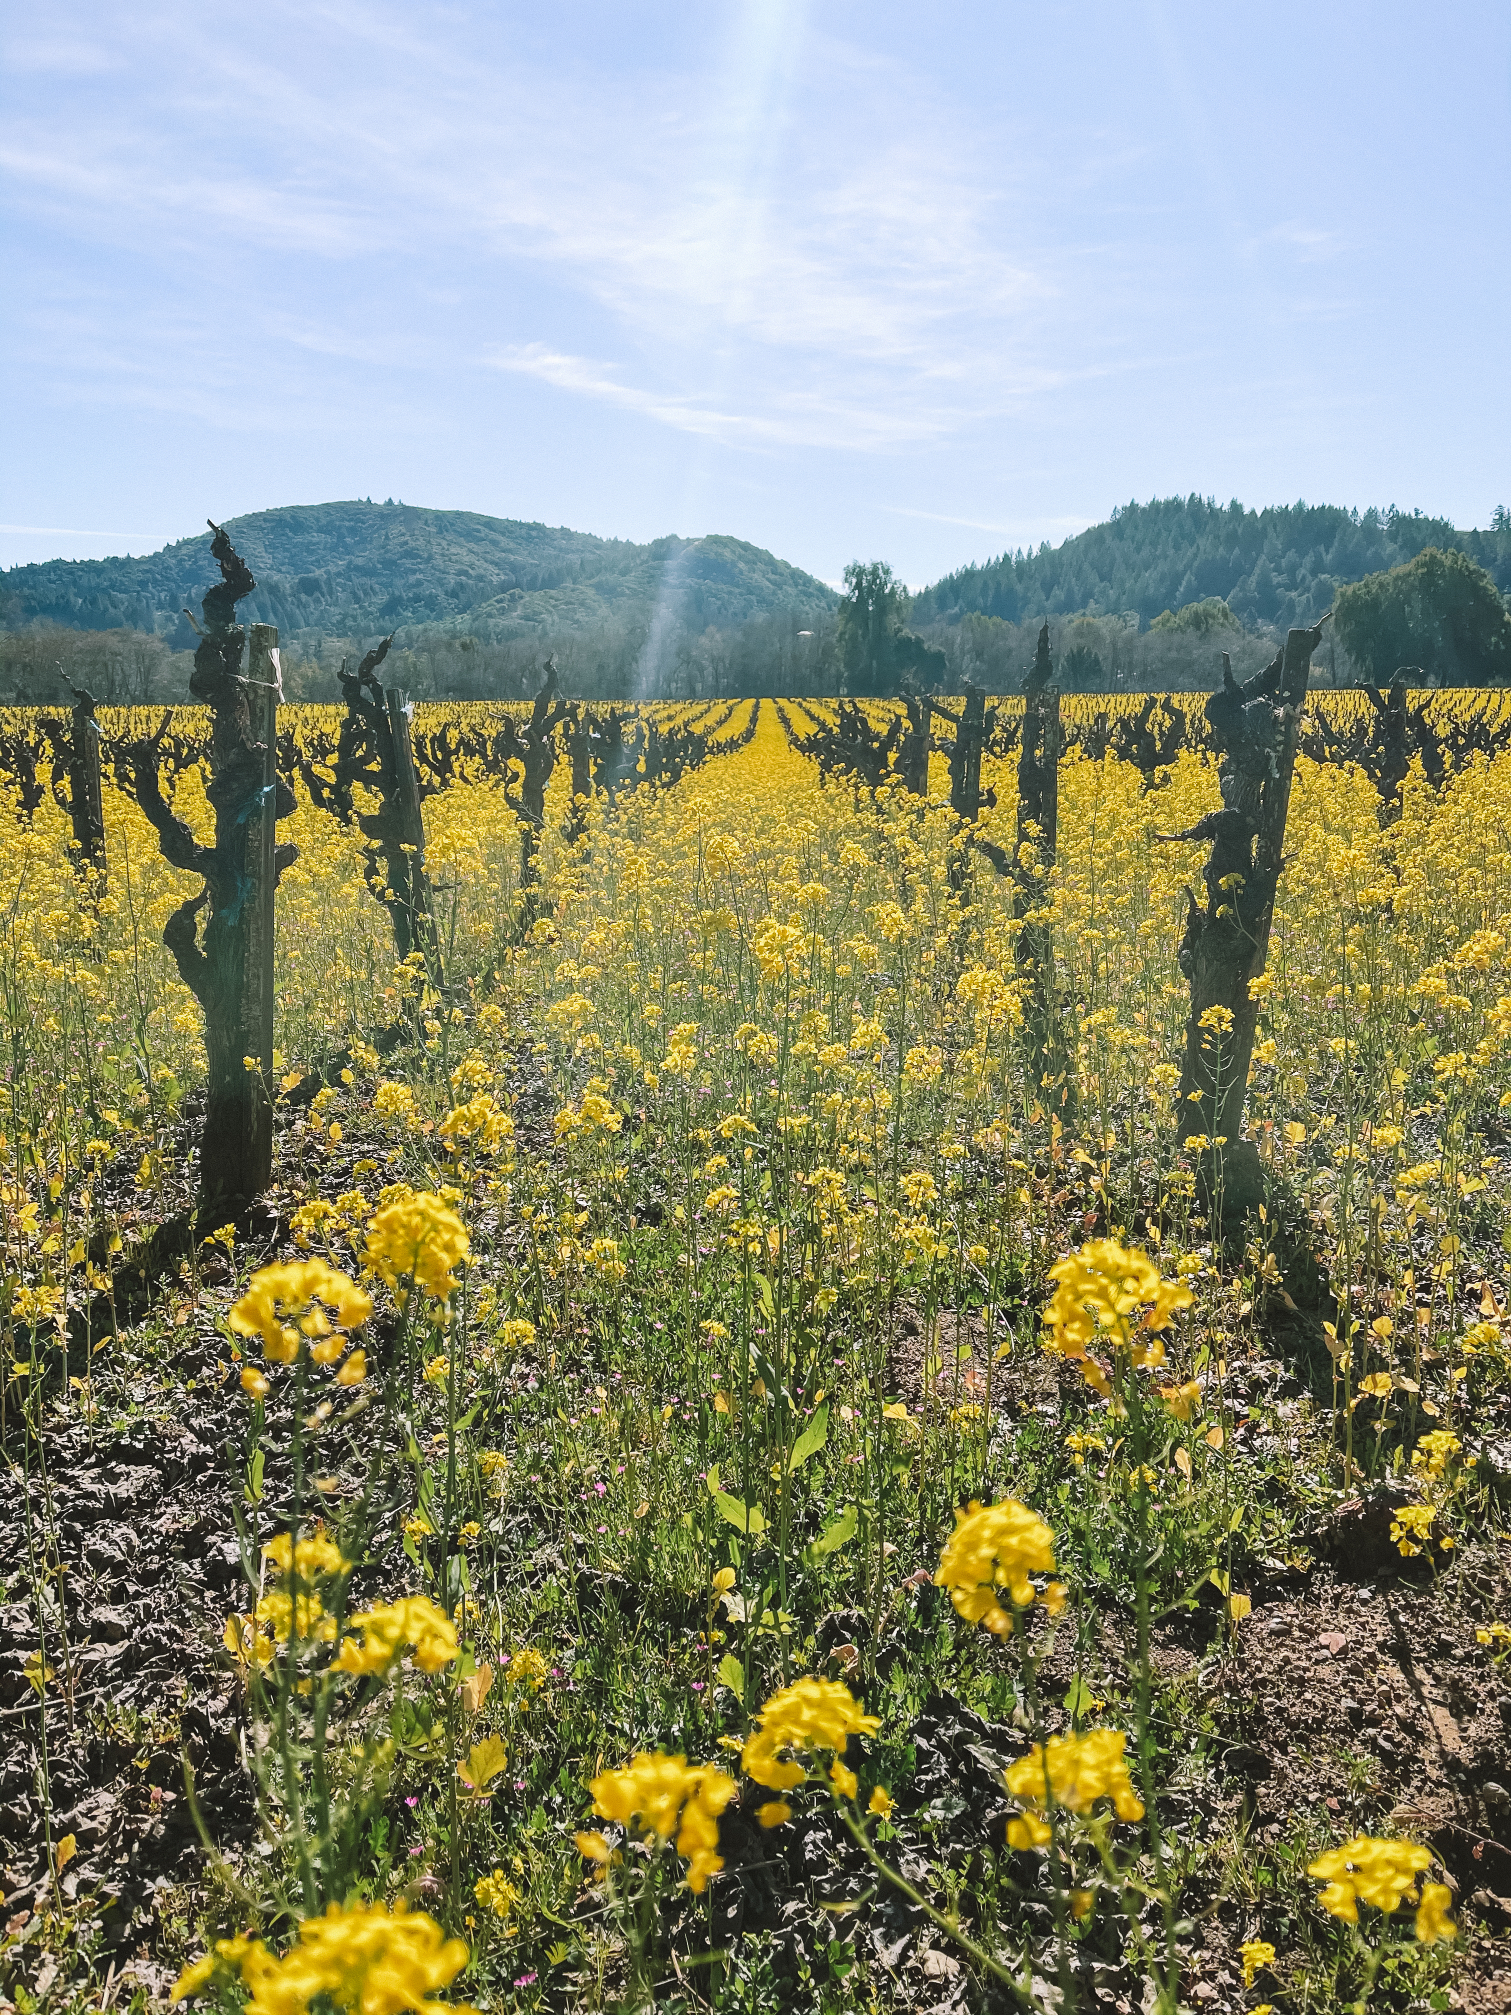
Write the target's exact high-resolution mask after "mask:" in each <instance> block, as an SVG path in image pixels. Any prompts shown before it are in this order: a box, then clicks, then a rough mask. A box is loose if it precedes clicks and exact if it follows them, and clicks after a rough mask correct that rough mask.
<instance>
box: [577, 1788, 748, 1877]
mask: <svg viewBox="0 0 1511 2015" xmlns="http://www.w3.org/2000/svg"><path fill="white" fill-rule="evenodd" d="M737 1788H738V1787H737V1786H736V1784H735V1781H734V1779H733V1778H732V1777H727V1776H726V1775H725V1774H724V1772H723V1771H722V1770H716V1769H715V1768H714V1767H713V1765H712V1764H708V1763H695V1764H689V1763H688V1761H687V1758H686V1757H685V1756H661V1755H646V1754H641V1755H639V1756H636V1757H635V1758H634V1759H633V1760H632V1761H631V1762H629V1763H627V1764H625V1766H624V1767H623V1769H621V1770H606V1771H604V1772H603V1773H602V1775H601V1776H598V1777H595V1778H594V1779H593V1781H592V1783H591V1784H590V1785H589V1786H588V1789H589V1790H590V1791H591V1792H592V1794H593V1810H594V1812H595V1813H596V1814H597V1816H598V1817H599V1818H600V1819H612V1820H617V1821H618V1823H619V1824H620V1825H621V1826H624V1827H626V1828H629V1827H632V1826H634V1825H636V1824H637V1823H638V1824H639V1826H640V1827H641V1829H642V1830H643V1831H645V1832H648V1833H654V1834H655V1835H656V1837H657V1838H658V1839H659V1840H670V1839H671V1838H672V1837H673V1835H675V1836H676V1843H677V1852H678V1853H679V1854H680V1855H681V1856H682V1858H683V1859H684V1860H685V1861H686V1862H687V1886H688V1888H689V1889H691V1890H692V1892H693V1894H694V1895H699V1894H701V1893H702V1891H703V1890H704V1889H706V1888H707V1887H708V1879H709V1877H710V1876H711V1875H716V1874H717V1873H718V1871H719V1870H720V1869H721V1868H722V1867H723V1866H724V1858H723V1856H722V1855H721V1854H720V1853H719V1814H720V1813H721V1812H722V1811H723V1810H724V1808H725V1806H726V1805H727V1804H728V1803H729V1801H730V1799H731V1798H733V1797H734V1795H735V1791H736V1790H737ZM577 1845H578V1848H579V1849H580V1851H581V1852H582V1853H583V1854H585V1855H586V1856H587V1857H588V1859H589V1860H591V1861H597V1862H600V1863H604V1864H606V1863H607V1862H608V1861H609V1859H610V1856H611V1849H610V1848H609V1844H608V1842H607V1841H606V1840H605V1839H604V1837H603V1835H602V1834H601V1833H596V1832H593V1833H579V1834H578V1836H577Z"/></svg>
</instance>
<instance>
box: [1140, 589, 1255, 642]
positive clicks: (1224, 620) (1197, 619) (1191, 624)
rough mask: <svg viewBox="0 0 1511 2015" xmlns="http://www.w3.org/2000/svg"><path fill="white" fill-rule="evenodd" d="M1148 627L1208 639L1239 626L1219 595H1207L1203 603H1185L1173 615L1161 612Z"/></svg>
mask: <svg viewBox="0 0 1511 2015" xmlns="http://www.w3.org/2000/svg"><path fill="white" fill-rule="evenodd" d="M1149 627H1150V629H1151V630H1174V631H1176V632H1177V633H1180V632H1185V633H1186V634H1188V635H1191V636H1196V637H1210V636H1215V635H1216V633H1217V632H1218V631H1219V630H1236V629H1237V628H1238V627H1239V624H1238V618H1237V617H1236V616H1235V615H1234V613H1233V611H1232V610H1231V609H1230V608H1229V607H1228V605H1227V603H1226V602H1225V601H1224V600H1223V599H1222V597H1221V596H1220V595H1208V596H1207V598H1206V600H1205V601H1201V602H1187V603H1186V604H1185V606H1184V607H1183V608H1181V609H1178V610H1176V611H1175V613H1174V614H1172V613H1171V611H1170V610H1169V609H1164V610H1162V611H1161V613H1160V614H1159V615H1157V616H1156V617H1155V619H1154V621H1153V622H1152V623H1151V624H1150V625H1149Z"/></svg>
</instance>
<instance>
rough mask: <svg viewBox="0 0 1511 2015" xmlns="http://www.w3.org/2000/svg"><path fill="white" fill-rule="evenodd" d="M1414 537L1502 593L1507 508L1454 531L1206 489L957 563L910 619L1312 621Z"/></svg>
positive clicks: (1508, 559) (1509, 535)
mask: <svg viewBox="0 0 1511 2015" xmlns="http://www.w3.org/2000/svg"><path fill="white" fill-rule="evenodd" d="M1424 546H1438V547H1443V548H1447V547H1450V546H1457V547H1459V548H1460V549H1461V550H1462V551H1464V552H1466V553H1467V554H1468V555H1469V556H1470V558H1471V559H1473V560H1475V561H1477V562H1478V564H1479V565H1480V566H1482V567H1484V568H1486V569H1487V570H1488V571H1489V573H1490V574H1491V575H1493V577H1494V579H1495V582H1496V585H1497V586H1498V587H1499V589H1500V591H1501V593H1502V594H1503V595H1507V594H1511V516H1508V514H1507V512H1506V511H1505V510H1504V509H1502V510H1499V511H1497V512H1496V514H1495V520H1494V523H1493V524H1492V526H1491V529H1490V530H1489V531H1487V532H1460V531H1458V530H1456V529H1455V528H1454V526H1453V525H1451V524H1450V523H1449V522H1448V520H1447V519H1446V518H1427V517H1423V516H1422V514H1421V513H1420V512H1413V513H1411V514H1410V515H1409V516H1408V515H1407V514H1406V513H1405V512H1402V511H1396V510H1390V511H1364V512H1362V513H1361V512H1358V511H1346V510H1342V509H1340V508H1337V507H1336V506H1333V505H1328V504H1318V505H1308V504H1288V505H1285V506H1282V507H1281V508H1279V509H1275V510H1268V511H1246V510H1245V509H1244V508H1243V506H1242V505H1241V504H1238V503H1232V504H1228V505H1219V504H1217V503H1216V502H1214V501H1213V500H1212V499H1211V498H1205V499H1204V498H1201V497H1194V496H1193V497H1165V498H1156V499H1155V500H1154V501H1153V502H1152V503H1148V504H1137V503H1134V504H1125V505H1124V506H1123V507H1122V509H1121V510H1117V511H1114V512H1113V514H1112V517H1111V518H1110V519H1109V520H1108V522H1107V523H1106V524H1102V525H1093V526H1092V527H1091V529H1090V530H1089V531H1085V532H1080V533H1078V534H1077V535H1076V537H1075V538H1073V539H1067V540H1066V541H1065V543H1064V544H1063V545H1061V546H1056V547H1054V548H1053V549H1052V550H1051V548H1050V547H1049V546H1048V545H1043V546H1040V547H1039V549H1038V551H1037V552H1033V553H1027V552H1019V553H1004V554H1003V555H1002V557H1001V558H1000V559H997V560H989V561H988V562H987V563H986V564H985V565H984V566H979V567H962V568H960V569H959V571H958V572H956V573H953V574H946V575H945V577H944V579H943V580H942V581H936V582H935V583H934V585H933V586H932V587H931V588H927V589H925V590H924V592H923V594H921V595H920V596H919V597H918V598H917V600H916V601H915V602H914V604H913V621H914V622H915V623H920V624H921V623H936V622H948V621H950V620H951V619H952V618H954V617H957V616H963V615H983V616H1001V617H1002V618H1003V619H1004V620H1005V621H1007V622H1010V623H1019V622H1028V621H1037V620H1038V619H1039V617H1040V616H1065V615H1074V614H1078V613H1081V612H1083V611H1084V612H1086V613H1088V614H1092V615H1102V616H1120V615H1121V616H1129V617H1131V616H1133V615H1137V616H1138V618H1139V619H1140V622H1141V623H1143V624H1148V623H1150V622H1152V621H1153V620H1154V618H1155V617H1156V616H1158V615H1160V614H1162V613H1163V612H1164V611H1165V610H1166V609H1170V610H1177V609H1180V608H1182V607H1183V606H1184V605H1185V604H1186V603H1188V602H1199V601H1203V600H1205V599H1206V598H1207V597H1209V596H1220V597H1221V598H1222V599H1223V600H1224V601H1225V602H1226V603H1227V604H1228V607H1229V608H1230V609H1231V610H1232V611H1233V614H1234V615H1235V616H1237V617H1238V618H1239V620H1240V621H1241V622H1244V623H1246V624H1249V625H1256V624H1260V623H1263V624H1266V625H1270V626H1272V627H1275V628H1279V629H1284V628H1286V627H1288V626H1289V625H1291V624H1293V623H1302V622H1309V621H1314V620H1315V619H1316V617H1317V616H1319V615H1321V614H1322V612H1323V611H1324V610H1325V609H1327V608H1329V607H1330V606H1331V604H1332V600H1333V596H1334V593H1335V592H1336V590H1337V589H1338V588H1340V587H1343V586H1344V585H1345V584H1346V583H1348V582H1350V581H1357V580H1361V579H1362V578H1363V576H1364V575H1366V574H1376V573H1380V572H1381V571H1383V570H1384V569H1385V568H1387V567H1397V566H1400V565H1401V564H1402V563H1403V562H1404V561H1406V560H1411V559H1414V558H1415V557H1416V555H1417V554H1418V553H1419V552H1421V550H1422V548H1423V547H1424Z"/></svg>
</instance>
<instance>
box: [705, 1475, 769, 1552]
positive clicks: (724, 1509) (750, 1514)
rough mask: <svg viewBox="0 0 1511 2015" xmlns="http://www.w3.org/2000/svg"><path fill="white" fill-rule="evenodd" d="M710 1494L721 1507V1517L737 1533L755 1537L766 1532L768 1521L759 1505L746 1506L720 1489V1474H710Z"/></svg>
mask: <svg viewBox="0 0 1511 2015" xmlns="http://www.w3.org/2000/svg"><path fill="white" fill-rule="evenodd" d="M708 1494H709V1496H710V1497H711V1498H712V1499H713V1501H714V1503H715V1504H716V1505H717V1506H718V1507H719V1516H720V1517H721V1518H723V1519H725V1520H727V1522H728V1523H729V1524H730V1525H732V1526H733V1527H734V1529H735V1531H736V1532H745V1533H749V1534H751V1535H752V1536H754V1535H755V1534H756V1533H758V1532H764V1531H765V1530H766V1520H765V1517H764V1515H763V1514H762V1512H761V1509H760V1507H759V1505H755V1504H745V1503H743V1502H742V1501H741V1500H740V1499H739V1498H738V1497H731V1496H730V1494H729V1492H728V1491H727V1490H722V1489H721V1488H720V1487H719V1472H718V1470H717V1469H711V1470H710V1471H709V1472H708Z"/></svg>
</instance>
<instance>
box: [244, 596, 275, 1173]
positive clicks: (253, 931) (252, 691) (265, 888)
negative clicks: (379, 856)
mask: <svg viewBox="0 0 1511 2015" xmlns="http://www.w3.org/2000/svg"><path fill="white" fill-rule="evenodd" d="M282 698H283V671H282V666H281V665H280V663H279V657H278V632H277V630H276V629H275V628H274V626H273V625H272V624H271V623H253V624H252V627H251V637H250V650H249V654H248V659H247V713H248V716H249V721H250V730H251V738H252V741H253V743H254V744H255V743H258V742H260V743H261V744H262V751H263V754H262V790H261V794H260V797H259V800H258V802H257V804H256V805H255V807H254V809H253V810H252V811H251V812H250V813H249V814H248V816H247V852H246V878H247V898H246V919H247V925H246V939H245V947H244V950H245V966H244V970H243V980H242V996H241V1015H242V1035H243V1038H244V1040H245V1042H246V1050H245V1053H244V1055H243V1068H245V1069H246V1070H247V1075H248V1077H249V1078H254V1079H255V1084H253V1085H250V1086H249V1090H251V1092H252V1094H253V1096H252V1098H251V1099H250V1100H249V1102H248V1113H247V1122H248V1127H249V1133H250V1138H249V1140H248V1143H247V1152H248V1163H249V1166H251V1167H252V1168H254V1169H256V1170H262V1171H265V1173H264V1174H263V1175H262V1177H261V1180H260V1181H259V1183H258V1188H259V1189H260V1188H262V1187H264V1186H265V1185H266V1183H267V1182H268V1180H269V1179H270V1178H271V1176H272V1172H273V1098H274V1091H273V1008H274V1000H275V993H276V987H277V967H276V965H275V949H276V946H275V937H276V931H275V918H274V890H275V888H276V886H277V881H278V870H277V850H278V839H277V825H278V818H277V795H278V702H279V701H280V700H281V699H282ZM254 1059H255V1062H256V1065H257V1068H256V1070H255V1071H253V1070H252V1069H251V1068H250V1063H251V1061H252V1060H254Z"/></svg>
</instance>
